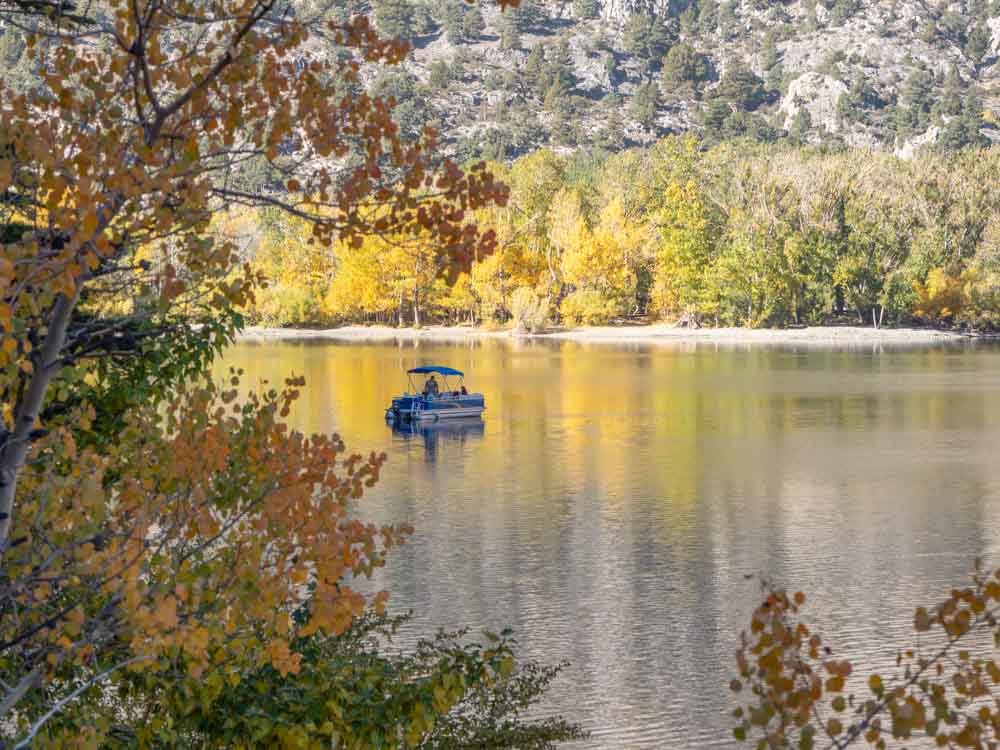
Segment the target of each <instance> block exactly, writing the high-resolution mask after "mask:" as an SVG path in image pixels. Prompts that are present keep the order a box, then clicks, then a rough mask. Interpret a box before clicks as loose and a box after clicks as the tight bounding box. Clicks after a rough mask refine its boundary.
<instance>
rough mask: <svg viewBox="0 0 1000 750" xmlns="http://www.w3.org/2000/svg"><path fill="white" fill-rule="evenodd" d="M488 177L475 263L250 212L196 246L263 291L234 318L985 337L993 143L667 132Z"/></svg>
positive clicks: (997, 248)
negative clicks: (938, 144)
mask: <svg viewBox="0 0 1000 750" xmlns="http://www.w3.org/2000/svg"><path fill="white" fill-rule="evenodd" d="M488 166H489V168H490V170H491V171H492V172H493V173H494V174H496V175H497V176H498V177H499V179H500V180H501V181H503V182H504V183H506V185H508V186H509V190H510V194H509V199H508V201H507V202H506V205H491V206H490V207H488V208H483V209H480V210H477V211H475V212H474V217H473V218H474V220H475V222H476V223H477V224H478V226H479V227H480V229H481V230H482V231H484V232H491V233H492V234H493V236H494V237H495V243H494V246H493V251H492V252H489V253H477V254H476V256H475V257H466V258H465V259H464V261H465V264H464V267H462V268H460V269H459V270H456V269H455V267H454V264H453V263H449V262H448V260H446V259H442V258H441V254H440V253H439V252H438V249H437V248H436V247H435V245H434V242H433V241H432V239H431V238H430V237H429V236H424V235H421V234H420V233H410V234H407V235H405V236H404V235H391V234H383V235H381V236H371V237H365V238H364V240H363V241H362V242H360V243H356V244H352V243H348V242H335V243H333V245H332V247H324V246H321V245H319V244H316V243H314V242H313V241H312V237H311V234H310V227H309V225H308V224H307V223H306V222H304V221H301V220H299V219H297V218H296V217H294V216H291V215H288V214H279V213H278V212H277V211H274V210H271V209H268V208H257V209H252V210H251V209H238V210H232V211H230V212H228V213H227V214H225V215H224V216H222V217H220V218H218V219H217V220H216V224H215V229H216V231H217V232H219V233H220V234H223V235H227V236H231V237H235V238H236V239H237V240H238V242H239V244H240V246H241V248H242V252H243V253H244V256H245V257H246V258H247V259H248V260H249V262H250V263H251V265H252V266H253V267H255V268H256V269H258V270H259V271H261V272H262V273H263V274H264V275H266V277H267V278H268V279H269V280H270V283H269V287H268V288H267V289H266V290H263V291H262V292H260V293H258V294H257V296H256V300H255V301H254V302H253V303H252V304H251V305H249V306H248V307H247V308H246V310H245V312H246V315H247V319H248V322H249V323H250V324H252V325H257V326H264V327H313V328H315V327H320V328H329V327H333V326H343V325H350V324H369V325H393V326H399V327H402V326H414V327H416V328H420V327H421V326H425V325H428V324H438V325H460V324H461V325H474V326H477V327H480V328H483V329H486V330H514V331H517V332H539V331H544V330H551V329H552V328H553V327H555V328H559V329H567V328H575V327H579V326H607V325H613V324H629V323H634V322H636V321H637V320H644V321H649V322H663V321H665V322H672V323H674V324H677V325H680V326H686V327H691V328H704V327H746V328H786V327H801V326H819V325H827V324H831V323H839V324H853V325H858V326H871V327H875V328H881V327H883V326H887V327H899V326H916V327H922V328H926V327H931V328H953V329H960V330H966V331H989V330H993V329H994V328H996V326H997V324H998V322H1000V218H998V217H1000V211H998V208H1000V205H998V204H1000V191H998V190H997V187H998V179H997V175H998V174H1000V149H998V148H996V147H992V148H988V149H967V150H964V151H960V152H957V153H946V152H941V151H936V150H927V151H925V152H922V153H920V154H918V155H917V156H916V157H914V158H912V159H908V160H907V159H901V158H898V157H894V156H892V155H889V154H885V153H878V152H871V151H867V150H859V149H844V150H836V151H829V150H824V149H819V148H813V147H793V146H788V145H761V144H754V143H749V142H731V143H725V144H721V145H717V146H714V147H711V148H705V147H703V145H702V144H700V143H699V142H698V141H697V140H695V139H693V138H682V137H668V138H666V139H664V140H661V141H659V142H658V143H657V144H656V145H655V146H653V147H650V148H644V149H633V150H629V151H624V152H620V153H617V154H614V155H608V154H605V153H602V152H593V151H591V152H578V153H576V154H574V155H569V156H567V155H560V154H558V153H556V152H554V151H551V150H540V151H536V152H534V153H531V154H529V155H527V156H524V157H522V158H520V159H518V160H516V161H514V162H513V163H511V164H509V165H502V164H489V165H488Z"/></svg>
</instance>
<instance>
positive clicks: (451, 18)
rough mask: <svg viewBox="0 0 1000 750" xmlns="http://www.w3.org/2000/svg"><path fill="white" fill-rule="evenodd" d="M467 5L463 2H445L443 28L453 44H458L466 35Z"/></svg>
mask: <svg viewBox="0 0 1000 750" xmlns="http://www.w3.org/2000/svg"><path fill="white" fill-rule="evenodd" d="M464 21H465V3H463V2H462V0H445V3H444V6H443V8H442V18H441V26H442V28H444V33H445V36H446V37H447V39H448V41H449V42H451V43H452V44H458V43H460V42H461V41H462V39H463V38H464V35H465V23H464Z"/></svg>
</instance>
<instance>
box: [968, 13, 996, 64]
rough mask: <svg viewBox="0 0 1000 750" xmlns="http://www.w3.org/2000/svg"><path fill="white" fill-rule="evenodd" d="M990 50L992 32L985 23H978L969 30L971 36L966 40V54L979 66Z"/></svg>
mask: <svg viewBox="0 0 1000 750" xmlns="http://www.w3.org/2000/svg"><path fill="white" fill-rule="evenodd" d="M989 50H990V32H989V30H988V29H987V28H986V26H985V24H982V23H977V24H976V25H975V26H974V27H973V29H972V31H970V32H969V38H968V40H967V41H966V42H965V56H966V57H968V58H969V59H970V60H971V61H972V63H973V64H974V65H975V66H976V67H979V66H980V65H982V64H983V60H984V59H985V58H986V54H987V53H988V52H989Z"/></svg>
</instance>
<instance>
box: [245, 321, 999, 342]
mask: <svg viewBox="0 0 1000 750" xmlns="http://www.w3.org/2000/svg"><path fill="white" fill-rule="evenodd" d="M997 338H998V336H997V335H996V334H974V333H963V332H960V331H943V330H937V329H930V328H870V327H862V326H814V327H806V328H780V329H778V328H695V329H691V328H675V327H674V326H672V325H671V324H668V323H655V324H652V325H635V326H593V327H582V328H573V329H569V330H554V331H551V332H546V333H534V334H532V333H528V334H517V335H514V334H512V333H511V332H510V331H508V330H499V331H488V330H484V329H481V328H473V327H471V326H428V327H427V328H394V327H391V326H357V325H355V326H343V327H340V328H326V329H311V328H267V327H262V326H252V327H250V328H247V329H246V330H244V331H243V332H242V333H241V334H240V335H239V336H238V337H237V341H301V340H314V341H324V340H326V341H390V340H394V339H395V340H405V341H464V340H474V339H506V340H509V341H545V340H553V341H575V342H581V343H607V344H627V343H644V344H650V343H669V342H677V343H725V344H819V345H840V344H943V343H949V342H957V341H963V340H974V341H975V340H996V339H997Z"/></svg>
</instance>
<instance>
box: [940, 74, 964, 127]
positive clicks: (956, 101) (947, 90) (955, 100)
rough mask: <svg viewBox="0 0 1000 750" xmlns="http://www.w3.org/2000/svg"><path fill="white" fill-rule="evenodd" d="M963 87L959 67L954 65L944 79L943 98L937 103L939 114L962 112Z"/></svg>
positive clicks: (950, 114)
mask: <svg viewBox="0 0 1000 750" xmlns="http://www.w3.org/2000/svg"><path fill="white" fill-rule="evenodd" d="M962 88H963V86H962V78H961V76H960V75H959V72H958V67H957V66H956V65H952V66H951V68H949V69H948V75H947V76H946V77H945V79H944V86H943V88H942V91H941V99H940V101H938V103H937V105H936V111H937V112H938V113H939V114H943V115H949V116H955V115H958V114H960V113H961V112H962Z"/></svg>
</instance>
